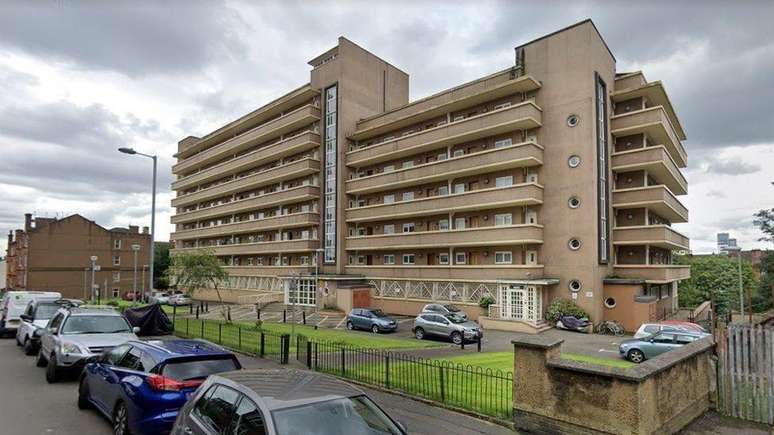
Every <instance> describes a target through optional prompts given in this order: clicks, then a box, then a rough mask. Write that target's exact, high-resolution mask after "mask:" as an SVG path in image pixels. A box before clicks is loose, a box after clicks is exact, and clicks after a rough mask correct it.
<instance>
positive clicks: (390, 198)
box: [382, 195, 395, 204]
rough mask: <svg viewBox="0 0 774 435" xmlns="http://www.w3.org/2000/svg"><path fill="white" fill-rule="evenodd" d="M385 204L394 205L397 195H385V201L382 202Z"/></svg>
mask: <svg viewBox="0 0 774 435" xmlns="http://www.w3.org/2000/svg"><path fill="white" fill-rule="evenodd" d="M382 202H383V203H385V204H392V203H394V202H395V195H384V199H383V200H382Z"/></svg>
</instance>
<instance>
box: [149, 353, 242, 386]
mask: <svg viewBox="0 0 774 435" xmlns="http://www.w3.org/2000/svg"><path fill="white" fill-rule="evenodd" d="M237 369H239V366H238V365H237V362H236V361H234V359H233V358H231V357H227V358H223V357H220V358H216V359H197V360H193V361H172V362H169V363H167V364H165V365H164V368H163V369H162V371H161V374H162V375H164V376H165V377H167V378H171V379H174V380H176V381H190V380H193V379H205V378H206V377H207V376H209V375H212V374H215V373H223V372H230V371H232V370H237Z"/></svg>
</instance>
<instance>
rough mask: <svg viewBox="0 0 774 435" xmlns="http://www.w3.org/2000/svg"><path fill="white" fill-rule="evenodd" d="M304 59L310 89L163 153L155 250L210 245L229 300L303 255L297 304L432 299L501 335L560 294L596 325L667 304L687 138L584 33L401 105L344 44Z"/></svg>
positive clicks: (364, 58) (647, 85) (521, 326)
mask: <svg viewBox="0 0 774 435" xmlns="http://www.w3.org/2000/svg"><path fill="white" fill-rule="evenodd" d="M310 65H311V66H312V71H311V80H310V83H309V84H307V85H304V86H302V87H301V88H299V89H297V90H295V91H293V92H291V93H290V94H287V95H286V96H284V97H281V98H280V99H278V100H276V101H274V102H272V103H270V104H268V105H266V106H264V107H262V108H260V109H258V110H256V111H254V112H252V113H250V114H248V115H246V116H245V117H242V118H240V119H238V120H236V121H234V122H232V123H230V124H227V125H226V126H224V127H222V128H220V129H218V130H216V131H215V132H213V133H210V134H209V135H207V136H204V137H202V138H194V137H189V138H186V139H184V140H182V141H181V142H180V144H179V151H178V154H177V158H178V163H177V164H176V165H175V166H174V167H173V172H174V173H175V174H176V176H177V179H176V181H175V182H174V183H173V186H172V187H173V189H174V190H175V191H176V192H177V197H176V198H175V199H174V200H173V206H174V207H175V208H176V214H175V215H174V216H173V217H172V222H173V224H175V225H176V229H175V232H174V233H173V235H172V240H173V242H174V244H175V246H174V247H175V249H174V251H173V252H185V251H186V250H189V249H200V248H202V247H209V248H211V249H213V250H214V252H215V253H216V255H218V256H220V257H222V258H223V261H224V262H225V264H226V265H227V268H228V269H229V271H230V273H231V276H232V280H231V283H230V286H231V287H232V288H233V289H234V290H235V292H237V293H249V292H255V291H267V290H268V291H271V290H274V291H282V290H283V289H286V292H289V290H287V286H285V285H284V284H283V283H286V282H288V281H289V280H288V279H287V278H288V277H292V276H294V275H302V276H305V277H306V276H310V275H311V274H313V273H314V271H315V267H314V266H315V261H317V265H318V266H319V271H320V274H321V275H320V281H319V283H320V288H319V289H317V288H315V281H314V280H307V279H306V278H304V279H302V280H301V285H300V286H299V287H298V290H297V292H298V293H297V294H298V297H299V301H301V299H303V302H304V303H307V304H310V305H313V304H316V305H336V306H338V307H339V308H342V309H347V308H349V307H351V306H352V304H353V303H354V302H353V300H355V299H357V300H358V301H359V302H357V303H358V304H364V303H368V304H370V305H375V306H379V307H382V308H384V309H385V310H386V311H389V312H394V313H402V314H415V313H417V312H418V311H419V310H420V309H421V307H422V306H423V305H424V304H426V303H428V302H429V301H448V302H453V303H455V304H458V305H460V306H462V307H463V308H464V309H465V310H466V311H468V313H469V314H470V315H471V316H472V317H474V318H479V319H480V320H481V321H482V323H485V325H488V326H491V327H500V328H507V329H517V330H528V331H536V330H540V329H542V328H544V327H545V326H546V325H545V323H544V322H543V312H544V310H545V307H546V306H547V304H548V303H549V302H550V301H551V300H553V299H555V298H559V297H562V298H568V299H572V300H575V301H576V302H577V303H578V304H579V305H580V306H581V307H583V308H585V309H586V310H587V311H588V312H589V314H590V315H591V316H592V318H593V319H595V320H602V319H607V318H609V319H616V320H618V319H624V318H637V319H639V318H643V319H645V320H648V319H650V318H654V317H659V316H663V315H666V314H667V311H672V310H673V309H674V308H675V307H676V300H677V298H676V291H677V290H676V289H677V285H676V284H677V281H679V280H681V279H685V278H687V277H688V273H689V271H688V269H687V268H686V267H683V266H676V265H673V264H672V252H673V251H675V250H688V249H689V241H688V239H687V238H686V237H685V236H683V235H682V234H680V233H679V232H677V231H675V230H674V229H673V228H672V223H677V222H686V221H687V219H688V211H687V209H686V208H685V206H683V205H682V204H681V203H680V202H679V200H678V199H677V198H676V195H681V194H685V193H686V191H687V182H686V180H685V178H684V177H683V175H682V174H681V168H684V167H685V166H686V163H687V162H686V160H687V156H686V152H685V149H684V148H683V145H682V142H681V141H682V140H684V139H685V134H684V133H683V131H682V127H681V126H680V122H679V120H678V119H677V117H676V115H675V112H674V109H673V107H672V105H671V103H670V101H669V98H668V97H667V94H666V92H665V90H664V87H663V86H662V84H661V83H660V82H657V81H656V82H648V81H647V80H646V79H645V77H644V75H643V74H642V73H641V72H627V73H620V72H617V71H616V68H615V58H614V57H613V55H612V54H611V52H610V51H609V49H608V47H607V45H606V44H605V42H604V41H603V40H602V38H601V36H600V35H599V33H598V32H597V30H596V28H595V26H594V25H593V23H592V22H591V21H589V20H587V21H584V22H581V23H578V24H576V25H574V26H571V27H568V28H566V29H562V30H561V31H558V32H556V33H553V34H551V35H548V36H546V37H543V38H540V39H537V40H534V41H532V42H530V43H527V44H524V45H522V46H519V47H516V49H515V61H514V64H513V65H512V66H510V67H508V68H506V69H503V70H501V71H498V72H495V73H493V74H490V75H488V76H485V77H482V78H480V79H477V80H474V81H472V82H468V83H464V84H462V85H459V86H456V87H454V88H452V89H448V90H446V91H442V92H439V93H437V94H435V95H431V96H429V97H426V98H423V99H420V100H417V101H414V102H409V101H408V87H409V77H408V75H407V74H406V73H404V72H402V71H400V70H398V69H397V68H395V67H394V66H391V65H390V64H388V63H386V62H384V61H383V60H381V59H380V58H378V57H376V56H375V55H373V54H371V53H369V52H367V51H365V50H364V49H362V48H360V47H358V46H357V45H355V44H353V43H352V42H350V41H348V40H347V39H345V38H340V39H339V43H338V45H337V46H336V47H334V48H333V49H331V50H329V51H327V52H326V53H324V54H322V55H320V56H318V57H316V58H315V59H313V60H312V61H310ZM310 282H311V283H310ZM366 288H368V289H370V290H369V295H370V296H369V297H368V298H363V297H353V293H355V292H357V291H360V290H362V289H366ZM484 296H491V297H492V298H494V299H495V303H494V304H492V305H491V306H489V307H488V309H486V310H482V309H481V308H479V306H478V303H479V302H480V300H481V299H482V298H483V297H484ZM286 300H287V296H286Z"/></svg>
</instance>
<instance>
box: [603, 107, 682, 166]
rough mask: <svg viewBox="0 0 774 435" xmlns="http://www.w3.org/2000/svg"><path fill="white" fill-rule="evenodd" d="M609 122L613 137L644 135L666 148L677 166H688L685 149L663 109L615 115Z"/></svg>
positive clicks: (651, 108) (654, 108)
mask: <svg viewBox="0 0 774 435" xmlns="http://www.w3.org/2000/svg"><path fill="white" fill-rule="evenodd" d="M610 120H611V133H612V134H613V135H615V136H619V137H620V136H629V135H633V134H639V133H645V134H647V135H648V136H649V137H650V139H651V140H652V141H655V143H659V144H663V145H664V146H666V148H667V150H668V151H669V153H670V154H671V155H672V158H673V159H674V160H675V162H677V165H678V166H680V167H681V168H684V167H685V166H686V165H687V164H688V155H687V154H686V153H685V148H683V144H682V143H681V142H680V138H678V137H677V133H676V132H675V129H674V127H673V126H672V123H671V122H670V121H669V117H668V116H667V113H666V111H665V110H664V108H663V107H661V106H655V107H650V108H648V109H644V110H637V111H634V112H629V113H624V114H621V115H615V116H613V117H612V118H610Z"/></svg>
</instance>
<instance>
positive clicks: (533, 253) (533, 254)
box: [527, 251, 537, 266]
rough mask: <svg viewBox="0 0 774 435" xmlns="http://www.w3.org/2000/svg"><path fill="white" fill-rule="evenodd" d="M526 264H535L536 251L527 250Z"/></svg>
mask: <svg viewBox="0 0 774 435" xmlns="http://www.w3.org/2000/svg"><path fill="white" fill-rule="evenodd" d="M527 264H528V265H530V266H534V265H536V264H537V251H527Z"/></svg>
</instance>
